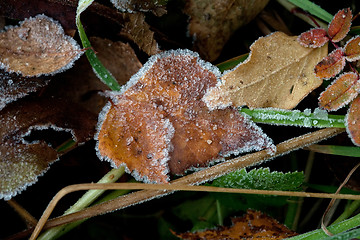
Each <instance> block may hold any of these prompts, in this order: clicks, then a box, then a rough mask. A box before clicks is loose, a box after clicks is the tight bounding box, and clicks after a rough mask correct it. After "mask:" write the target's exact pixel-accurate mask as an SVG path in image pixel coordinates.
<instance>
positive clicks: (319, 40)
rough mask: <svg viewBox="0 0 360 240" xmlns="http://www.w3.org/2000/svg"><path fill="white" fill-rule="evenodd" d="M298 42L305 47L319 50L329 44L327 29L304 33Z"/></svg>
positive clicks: (315, 29) (316, 29)
mask: <svg viewBox="0 0 360 240" xmlns="http://www.w3.org/2000/svg"><path fill="white" fill-rule="evenodd" d="M297 40H298V42H299V43H300V44H301V45H302V46H304V47H312V48H318V47H321V46H323V45H324V44H325V43H327V42H328V41H329V37H328V36H327V33H326V30H325V29H323V28H314V29H311V30H309V31H306V32H304V33H302V34H301V35H300V36H299V37H298V39H297Z"/></svg>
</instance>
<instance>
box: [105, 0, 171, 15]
mask: <svg viewBox="0 0 360 240" xmlns="http://www.w3.org/2000/svg"><path fill="white" fill-rule="evenodd" d="M111 2H112V4H114V6H115V7H116V8H117V9H119V10H120V11H121V12H129V13H133V12H138V11H140V12H149V11H151V12H152V13H153V14H155V15H156V16H162V15H164V14H165V13H166V9H165V6H162V5H160V4H159V1H153V0H130V1H124V0H111Z"/></svg>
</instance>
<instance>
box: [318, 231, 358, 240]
mask: <svg viewBox="0 0 360 240" xmlns="http://www.w3.org/2000/svg"><path fill="white" fill-rule="evenodd" d="M359 237H360V229H354V230H351V231H348V232H342V233H339V234H336V235H334V236H331V237H327V238H324V240H335V239H336V240H349V239H358V238H359Z"/></svg>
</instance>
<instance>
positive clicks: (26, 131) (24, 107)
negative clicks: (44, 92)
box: [0, 98, 96, 199]
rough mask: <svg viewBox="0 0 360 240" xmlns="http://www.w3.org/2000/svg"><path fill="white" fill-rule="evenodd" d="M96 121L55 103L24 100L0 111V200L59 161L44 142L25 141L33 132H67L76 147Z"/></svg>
mask: <svg viewBox="0 0 360 240" xmlns="http://www.w3.org/2000/svg"><path fill="white" fill-rule="evenodd" d="M95 123H96V117H95V116H94V115H92V114H90V113H88V112H87V111H84V110H83V109H82V108H78V107H76V106H75V105H74V104H72V105H70V104H67V103H66V102H64V101H59V100H55V99H42V98H39V99H36V100H32V99H29V98H27V99H23V100H19V101H17V102H15V103H12V104H9V105H8V106H6V107H5V108H4V109H3V110H2V111H0V125H1V128H0V143H1V144H0V156H1V157H0V199H2V198H4V199H10V198H12V197H13V196H15V195H16V194H18V193H20V192H21V191H23V190H24V189H25V188H26V187H27V186H29V185H31V184H33V183H35V182H36V181H37V177H38V176H39V175H42V174H43V173H45V172H46V171H47V170H48V168H49V164H51V163H52V162H54V161H55V160H57V159H58V154H57V153H56V151H55V150H54V149H53V148H52V147H50V146H49V145H48V144H47V143H45V142H44V141H41V140H40V141H33V142H31V143H30V142H27V141H25V139H24V138H25V137H26V136H29V135H30V134H31V133H32V131H33V130H42V129H50V128H51V129H54V130H56V131H67V132H70V133H71V134H72V136H73V138H74V140H76V141H77V143H81V142H85V141H88V140H90V139H91V138H92V136H93V133H94V126H95Z"/></svg>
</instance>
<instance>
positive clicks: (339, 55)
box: [314, 48, 346, 79]
mask: <svg viewBox="0 0 360 240" xmlns="http://www.w3.org/2000/svg"><path fill="white" fill-rule="evenodd" d="M345 63H346V59H345V56H344V51H343V49H341V48H338V49H335V50H334V51H332V52H331V53H329V55H328V56H326V57H325V58H324V59H323V60H321V61H320V62H319V63H318V64H317V65H316V66H315V69H314V71H315V74H316V76H317V77H318V78H321V79H329V78H332V77H335V76H336V75H338V74H339V73H340V72H341V71H342V70H343V69H344V67H345Z"/></svg>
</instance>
